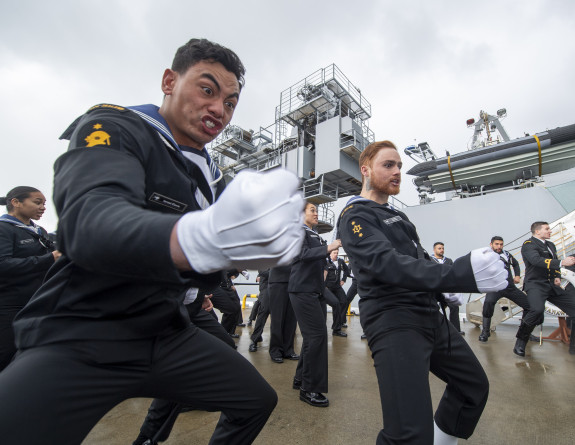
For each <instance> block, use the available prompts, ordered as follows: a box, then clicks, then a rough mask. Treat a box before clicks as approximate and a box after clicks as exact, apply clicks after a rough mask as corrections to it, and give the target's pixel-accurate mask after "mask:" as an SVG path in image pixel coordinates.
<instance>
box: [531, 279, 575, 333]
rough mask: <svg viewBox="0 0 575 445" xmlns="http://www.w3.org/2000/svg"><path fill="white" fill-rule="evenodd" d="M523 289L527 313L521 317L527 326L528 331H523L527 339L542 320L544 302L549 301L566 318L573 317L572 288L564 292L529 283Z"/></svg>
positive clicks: (548, 284)
mask: <svg viewBox="0 0 575 445" xmlns="http://www.w3.org/2000/svg"><path fill="white" fill-rule="evenodd" d="M524 289H525V292H526V293H527V301H528V302H529V313H528V314H525V315H523V323H524V324H525V325H527V326H529V331H527V330H523V335H524V336H526V337H527V338H528V337H529V334H531V332H533V329H534V328H535V326H536V325H538V324H540V323H541V322H542V320H543V317H544V315H543V313H544V311H545V300H549V301H550V302H551V303H553V304H554V305H555V306H557V307H558V308H559V309H561V310H562V311H563V312H565V313H566V314H567V316H569V317H575V290H573V286H571V287H569V286H568V287H567V289H566V290H563V289H562V288H561V287H559V286H555V285H553V284H551V283H545V282H531V283H526V284H525V287H524ZM524 339H525V338H524Z"/></svg>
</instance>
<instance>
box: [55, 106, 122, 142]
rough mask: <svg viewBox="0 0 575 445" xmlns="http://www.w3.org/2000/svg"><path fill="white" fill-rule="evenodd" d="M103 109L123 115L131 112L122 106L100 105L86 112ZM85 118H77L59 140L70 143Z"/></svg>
mask: <svg viewBox="0 0 575 445" xmlns="http://www.w3.org/2000/svg"><path fill="white" fill-rule="evenodd" d="M102 109H104V110H115V111H119V112H121V113H126V112H128V111H130V110H129V109H127V108H125V107H121V106H120V105H113V104H98V105H94V106H93V107H91V108H90V109H88V111H86V113H85V114H88V113H91V112H92V111H94V110H102ZM83 117H84V115H82V116H79V117H78V118H76V120H75V121H74V122H72V123H71V124H70V126H69V127H68V128H66V130H65V131H64V133H62V135H61V136H60V138H59V139H60V140H66V141H69V140H70V138H71V137H72V134H73V133H74V130H75V129H76V126H77V125H78V123H79V122H80V120H81V119H82V118H83Z"/></svg>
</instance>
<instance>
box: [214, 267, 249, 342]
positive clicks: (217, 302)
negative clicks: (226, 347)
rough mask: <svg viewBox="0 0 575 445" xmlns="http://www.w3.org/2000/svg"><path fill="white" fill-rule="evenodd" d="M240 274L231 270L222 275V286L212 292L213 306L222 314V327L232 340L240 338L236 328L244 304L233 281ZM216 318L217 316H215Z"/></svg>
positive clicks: (235, 270)
mask: <svg viewBox="0 0 575 445" xmlns="http://www.w3.org/2000/svg"><path fill="white" fill-rule="evenodd" d="M239 274H240V272H239V270H237V269H230V270H227V271H225V272H223V273H222V281H221V282H220V285H219V286H218V287H216V288H214V289H213V290H212V291H211V294H212V298H211V301H212V304H213V305H214V307H215V308H216V309H217V310H218V311H220V312H221V313H222V320H221V323H222V326H223V327H224V329H225V330H226V331H227V332H228V334H229V335H230V336H231V337H232V338H239V334H236V327H237V325H238V322H239V320H240V314H241V312H242V304H241V303H240V297H239V296H238V293H237V292H236V287H235V286H234V283H233V281H232V280H233V279H234V278H236V277H237V276H238V275H239ZM214 316H216V315H215V314H214Z"/></svg>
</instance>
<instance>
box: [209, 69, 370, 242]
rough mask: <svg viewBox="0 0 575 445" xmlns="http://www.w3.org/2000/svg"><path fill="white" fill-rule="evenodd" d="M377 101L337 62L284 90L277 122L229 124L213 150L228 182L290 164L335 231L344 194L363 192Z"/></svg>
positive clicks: (323, 228) (323, 222)
mask: <svg viewBox="0 0 575 445" xmlns="http://www.w3.org/2000/svg"><path fill="white" fill-rule="evenodd" d="M370 117H371V104H370V103H369V101H368V100H367V99H366V98H365V96H364V95H363V94H362V93H361V90H360V89H359V88H358V87H356V86H355V85H353V84H352V83H351V81H350V80H349V79H348V78H347V77H346V76H345V75H344V74H343V73H342V72H341V70H340V69H339V68H338V67H337V66H336V65H335V64H331V65H329V66H327V67H325V68H322V69H319V70H317V71H315V72H314V73H312V74H310V75H309V76H307V77H306V78H304V79H302V80H300V81H299V82H297V83H295V84H294V85H292V86H290V87H289V88H287V89H285V90H283V91H282V92H281V93H280V100H279V105H278V106H277V107H276V110H275V122H274V123H273V124H272V125H270V126H268V127H260V129H259V130H258V131H253V130H245V129H242V128H240V127H238V126H234V125H231V126H229V127H227V128H226V129H225V130H224V131H223V132H222V134H221V135H220V136H219V137H218V138H217V139H216V140H215V141H214V142H213V143H212V144H211V148H210V154H211V155H212V157H213V158H214V159H215V160H216V162H217V163H218V165H219V166H220V168H221V169H222V172H223V173H224V177H225V179H226V180H227V181H229V180H231V179H232V178H233V177H234V176H235V175H236V174H237V173H238V172H239V171H241V170H243V169H245V168H250V169H254V170H258V171H264V170H269V169H273V168H278V167H284V168H287V169H289V170H291V171H293V172H294V173H296V174H297V175H298V176H299V177H300V178H301V179H302V190H303V193H304V197H305V198H306V199H308V200H309V201H311V202H314V203H316V204H317V205H318V210H319V212H320V218H319V219H320V225H319V227H318V229H319V231H320V233H322V232H329V231H331V230H332V228H333V225H334V219H335V215H334V213H333V211H332V210H331V209H330V207H332V206H333V203H334V202H335V201H337V200H338V199H339V198H343V197H346V196H352V195H356V194H359V192H360V191H361V175H360V173H359V169H358V160H359V155H360V154H361V152H362V151H363V150H364V148H365V147H366V146H367V145H368V144H369V143H371V142H373V141H374V133H373V131H372V130H371V129H370V128H369V123H368V120H369V118H370Z"/></svg>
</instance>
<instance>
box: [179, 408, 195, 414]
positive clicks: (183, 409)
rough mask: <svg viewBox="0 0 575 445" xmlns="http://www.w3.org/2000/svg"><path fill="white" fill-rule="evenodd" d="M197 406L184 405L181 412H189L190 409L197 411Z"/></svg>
mask: <svg viewBox="0 0 575 445" xmlns="http://www.w3.org/2000/svg"><path fill="white" fill-rule="evenodd" d="M196 410H197V408H194V407H193V406H183V407H182V408H180V412H181V413H189V412H190V411H196Z"/></svg>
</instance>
